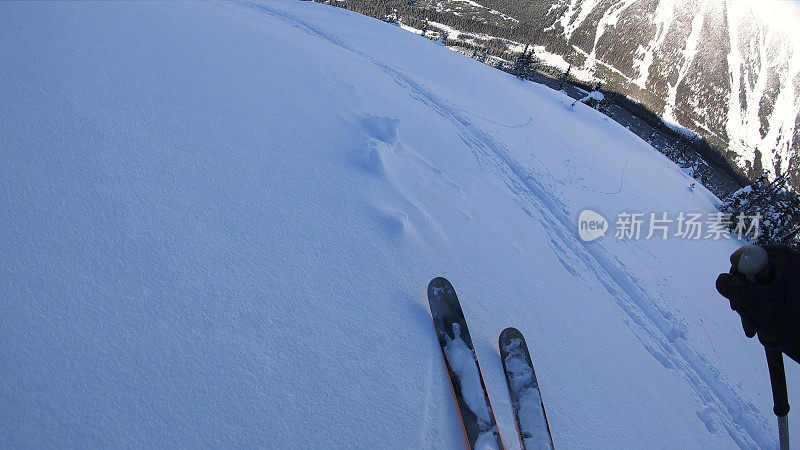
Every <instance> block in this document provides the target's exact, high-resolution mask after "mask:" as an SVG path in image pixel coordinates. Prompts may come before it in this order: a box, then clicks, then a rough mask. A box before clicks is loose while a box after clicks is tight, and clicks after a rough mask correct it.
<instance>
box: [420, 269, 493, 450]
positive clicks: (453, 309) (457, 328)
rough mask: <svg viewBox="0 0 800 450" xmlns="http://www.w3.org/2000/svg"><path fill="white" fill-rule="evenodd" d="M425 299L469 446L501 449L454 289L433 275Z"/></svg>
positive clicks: (484, 386) (475, 357)
mask: <svg viewBox="0 0 800 450" xmlns="http://www.w3.org/2000/svg"><path fill="white" fill-rule="evenodd" d="M428 302H429V303H430V308H431V316H432V317H433V325H434V328H435V329H436V336H437V337H438V339H439V345H440V346H441V348H442V355H443V356H444V361H445V364H446V366H447V371H448V373H449V375H450V382H451V383H452V385H453V393H454V395H455V397H456V401H457V403H458V409H459V413H460V414H461V421H462V423H463V425H464V432H465V434H466V437H467V440H468V441H469V445H470V448H472V449H494V448H497V449H502V448H503V443H502V440H501V439H500V433H499V431H498V429H497V422H496V421H495V418H494V412H493V411H492V405H491V403H490V402H489V395H488V393H487V391H486V385H485V384H484V382H483V376H482V375H481V369H480V365H479V364H478V358H477V356H476V355H475V348H474V346H473V345H472V338H471V337H470V334H469V329H468V328H467V322H466V320H465V318H464V313H463V311H462V310H461V305H460V304H459V302H458V297H456V291H455V289H454V288H453V286H452V285H451V284H450V282H449V281H447V280H446V279H444V278H441V277H439V278H434V279H433V280H431V282H430V283H429V284H428Z"/></svg>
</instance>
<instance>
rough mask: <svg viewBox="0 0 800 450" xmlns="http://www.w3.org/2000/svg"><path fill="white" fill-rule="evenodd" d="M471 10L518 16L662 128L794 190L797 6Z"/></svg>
mask: <svg viewBox="0 0 800 450" xmlns="http://www.w3.org/2000/svg"><path fill="white" fill-rule="evenodd" d="M444 3H446V4H448V5H449V4H457V3H460V1H456V0H453V1H450V2H444ZM470 3H474V2H470ZM479 3H481V4H482V5H486V6H484V10H485V11H484V12H481V11H482V10H480V9H477V8H473V14H475V17H481V18H482V19H481V20H488V21H493V19H492V16H491V15H490V14H489V13H488V12H486V11H492V10H494V9H496V10H499V11H501V12H504V13H507V14H508V15H509V16H510V17H512V18H520V19H521V20H522V23H524V24H525V26H526V27H530V28H531V29H532V30H535V32H534V33H533V36H532V38H531V40H532V41H533V42H535V43H537V44H540V45H543V46H544V47H545V49H546V50H547V51H548V52H549V53H552V54H555V55H558V56H561V57H563V58H565V59H566V60H567V61H568V62H569V63H572V64H573V65H575V66H577V67H576V68H579V71H580V72H581V73H584V74H585V73H588V74H590V75H594V76H595V77H596V78H598V79H600V80H602V81H604V82H606V87H609V88H611V89H614V90H617V91H619V92H622V93H624V94H626V95H628V96H630V97H632V98H634V99H636V100H638V101H640V102H642V103H644V104H645V105H647V106H648V107H649V108H651V109H652V110H653V111H655V112H656V113H658V114H660V115H662V117H664V119H666V120H667V121H668V122H672V123H675V124H679V125H682V126H684V127H686V128H688V129H691V130H692V131H695V132H696V133H698V134H700V135H701V136H703V137H705V138H706V139H708V140H709V141H710V142H711V143H712V144H713V145H715V146H716V147H718V148H719V149H720V150H721V151H723V152H725V153H726V157H727V158H728V159H729V160H730V161H731V162H733V163H734V164H735V165H736V166H738V167H740V168H742V170H743V171H744V172H745V173H746V174H748V175H749V176H757V175H760V174H761V173H762V172H763V171H768V172H770V173H772V174H775V173H776V172H781V173H784V172H790V173H791V180H792V183H793V184H794V185H795V186H796V187H797V186H800V33H798V32H797V28H798V27H799V26H800V5H797V4H796V3H793V2H790V1H770V0H765V1H751V0H549V1H535V2H509V1H507V0H483V1H481V2H479ZM441 9H443V10H449V9H451V8H449V7H447V6H444V7H442V8H441ZM493 22H497V24H498V25H499V26H503V23H502V22H501V21H499V20H494V21H493ZM512 27H513V24H512Z"/></svg>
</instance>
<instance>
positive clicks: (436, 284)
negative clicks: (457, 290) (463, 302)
mask: <svg viewBox="0 0 800 450" xmlns="http://www.w3.org/2000/svg"><path fill="white" fill-rule="evenodd" d="M441 288H450V289H452V288H453V285H452V284H450V282H449V281H447V278H445V277H436V278H434V279H432V280H431V282H430V283H428V295H429V296H430V295H431V294H432V293H433V292H434V290H438V289H441Z"/></svg>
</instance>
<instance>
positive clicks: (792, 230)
mask: <svg viewBox="0 0 800 450" xmlns="http://www.w3.org/2000/svg"><path fill="white" fill-rule="evenodd" d="M720 211H722V212H724V213H729V214H731V219H732V220H731V225H730V228H731V231H734V232H738V231H739V230H742V229H744V230H749V229H751V228H753V227H752V225H753V220H758V221H759V223H758V225H759V226H758V232H757V233H755V232H754V233H749V236H748V237H750V238H752V239H754V240H755V241H756V243H759V244H787V245H791V246H793V247H795V248H800V196H798V194H797V193H796V192H793V191H791V190H790V189H788V185H787V177H786V174H783V175H780V176H778V177H777V178H775V180H772V181H770V180H769V178H768V176H767V175H766V174H764V175H762V176H761V177H759V178H758V179H757V180H756V181H755V182H753V183H752V184H750V185H749V186H746V187H744V188H742V189H739V190H738V191H736V192H734V193H733V194H731V195H729V196H727V197H726V198H725V199H724V204H723V205H722V206H721V207H720ZM756 218H757V219H756ZM737 227H738V228H737Z"/></svg>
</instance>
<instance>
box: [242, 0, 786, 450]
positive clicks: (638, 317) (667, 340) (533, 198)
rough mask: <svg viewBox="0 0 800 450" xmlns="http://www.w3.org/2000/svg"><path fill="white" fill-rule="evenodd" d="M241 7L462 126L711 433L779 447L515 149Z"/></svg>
mask: <svg viewBox="0 0 800 450" xmlns="http://www.w3.org/2000/svg"><path fill="white" fill-rule="evenodd" d="M240 4H241V5H243V6H246V7H248V8H252V9H254V10H256V11H259V12H261V13H265V14H268V15H270V16H272V17H275V18H277V19H280V20H283V21H286V22H288V23H290V24H292V25H293V26H294V27H296V28H298V29H300V30H302V31H304V32H305V33H307V34H310V35H312V36H315V37H317V38H320V39H324V40H326V41H328V42H330V43H331V44H334V45H336V46H339V47H341V48H343V49H345V50H348V51H350V52H353V53H355V54H356V55H358V56H360V57H362V58H365V59H367V60H369V61H371V62H372V63H374V64H375V65H376V66H378V67H379V68H381V69H382V70H383V71H384V72H386V73H387V74H388V75H390V76H391V77H392V78H394V79H395V81H396V82H397V83H399V84H400V85H403V86H405V87H407V88H408V89H409V90H411V91H412V92H413V96H414V98H416V99H417V100H418V101H420V102H421V103H423V104H425V105H426V106H427V107H429V108H431V109H432V110H434V111H435V112H436V113H437V114H439V115H440V116H442V117H444V118H446V119H447V120H448V121H450V122H451V123H453V124H455V125H456V126H457V127H458V129H459V133H460V135H461V137H462V140H463V141H464V143H465V144H466V145H467V146H468V147H469V148H470V150H471V151H472V152H473V153H474V154H475V156H476V158H478V160H479V161H480V162H481V163H482V165H490V166H494V167H495V168H497V169H498V170H499V173H500V174H501V175H502V176H503V177H504V181H505V183H506V185H507V186H508V187H509V189H510V190H511V191H512V192H513V193H514V194H515V195H516V196H517V197H518V198H519V200H520V201H521V202H523V203H524V204H527V207H526V206H523V210H524V211H525V212H526V213H527V214H528V215H530V216H531V217H533V218H536V219H538V220H539V222H540V223H541V224H542V226H543V228H544V230H545V231H546V232H547V233H548V235H549V238H550V240H551V242H552V244H553V245H554V246H556V247H557V248H559V249H561V250H562V251H563V254H562V256H561V257H560V259H562V262H563V258H566V259H568V260H569V261H568V264H569V266H570V267H571V269H569V270H570V271H574V270H575V267H576V266H583V267H584V268H585V271H586V272H588V273H592V274H594V276H595V277H596V278H597V280H598V281H599V282H600V283H601V285H602V286H603V287H604V288H605V289H606V291H607V292H608V293H609V295H611V297H612V298H613V299H614V300H615V301H616V303H617V304H618V306H619V307H620V308H621V309H622V310H623V311H624V312H625V314H627V316H628V317H629V318H630V322H629V323H628V324H629V326H630V327H631V329H632V330H633V332H634V333H635V334H636V336H637V337H638V338H639V340H640V341H641V343H642V345H643V346H644V347H645V348H646V349H647V351H648V352H649V353H650V354H651V355H652V356H653V357H654V358H655V359H656V360H657V361H658V362H659V363H661V364H662V365H663V366H664V367H666V368H668V369H671V370H672V371H673V372H674V373H676V374H678V375H679V376H681V377H682V378H683V379H685V380H686V381H687V382H688V383H689V385H690V387H691V389H692V390H693V392H694V394H695V396H696V398H697V401H698V405H697V407H698V411H697V416H698V417H699V418H700V420H702V421H703V423H704V424H705V425H706V427H707V428H708V430H709V431H710V432H711V433H716V432H717V431H718V429H717V426H716V425H717V424H719V425H720V426H722V427H723V428H724V429H725V431H726V432H727V433H728V435H730V437H731V439H732V440H733V441H734V442H735V443H736V444H737V445H738V446H739V447H741V448H759V447H761V448H768V447H773V446H774V443H775V440H774V438H773V437H772V436H771V435H770V434H769V433H768V432H767V429H770V430H771V427H768V426H767V424H766V421H765V419H764V417H763V416H761V414H760V413H759V411H758V410H757V408H756V407H755V406H754V405H753V404H752V403H750V402H748V401H746V400H745V399H744V398H742V396H741V395H740V394H739V393H738V392H737V391H736V389H734V388H733V387H732V386H731V385H730V384H729V383H728V382H727V381H726V380H725V379H724V377H723V375H722V374H720V373H719V371H717V370H716V369H715V368H714V367H713V366H712V365H711V364H710V363H709V361H708V360H707V359H706V358H705V357H704V356H703V355H701V354H699V353H698V352H697V351H696V350H694V349H693V348H691V347H690V346H689V345H687V343H686V341H685V337H684V334H683V330H681V329H679V328H677V327H676V326H675V324H677V323H679V321H678V320H677V318H676V317H674V316H673V315H672V314H671V313H670V312H669V311H667V310H665V309H663V308H662V307H660V306H659V305H657V304H655V303H653V301H652V300H651V299H650V298H649V297H648V296H647V294H646V293H645V291H644V289H643V287H642V286H641V285H640V284H639V283H638V282H637V279H636V278H635V277H634V276H632V274H631V273H630V272H629V271H628V270H627V268H626V267H625V266H624V265H623V264H622V263H621V262H620V261H619V260H617V259H616V258H613V257H612V256H610V255H608V254H607V252H606V251H605V250H604V248H602V247H601V246H600V245H598V244H597V243H584V242H582V241H580V240H579V239H578V238H577V236H578V233H577V231H576V227H575V225H574V224H573V223H572V220H571V219H570V216H569V212H568V209H567V208H566V207H565V205H564V204H563V203H562V202H561V201H560V200H559V199H558V198H557V197H556V196H555V195H553V194H552V193H551V192H549V191H548V190H547V189H546V188H545V187H544V185H542V183H540V182H539V181H538V178H540V177H547V176H551V175H549V174H542V173H536V172H535V171H533V170H531V169H529V168H526V167H524V166H523V165H521V164H520V163H519V162H518V161H517V160H516V159H515V158H514V157H513V156H512V152H511V151H510V150H509V149H508V148H506V147H505V146H504V145H502V144H501V143H499V142H497V141H495V140H494V138H493V137H492V136H491V134H490V133H488V132H486V131H483V130H482V129H481V128H480V127H479V126H477V125H475V124H474V123H473V122H471V121H470V120H469V119H468V118H467V117H465V116H464V115H463V114H462V113H461V112H460V109H459V108H456V107H454V106H451V105H449V104H448V103H447V102H445V101H443V100H442V99H440V98H438V96H436V95H435V94H433V93H432V92H430V91H428V90H427V89H425V87H424V86H423V85H422V84H420V83H418V82H416V81H415V80H413V79H412V78H411V77H410V76H407V75H405V74H404V73H402V72H401V71H400V70H398V69H396V68H393V67H391V66H389V65H387V64H385V63H383V62H381V61H379V60H377V59H376V58H375V57H373V56H371V55H369V54H366V53H364V52H362V51H361V50H359V49H357V48H355V47H354V46H352V45H350V44H348V43H347V42H345V41H343V40H342V39H340V38H338V37H336V36H333V35H331V34H330V33H328V32H326V31H325V30H323V29H321V28H319V27H317V26H315V25H314V24H311V23H309V22H307V21H305V20H303V19H301V18H299V17H296V16H292V15H290V14H288V13H285V12H283V11H280V10H277V9H274V8H271V7H269V6H266V5H260V4H254V3H248V2H244V3H240ZM665 28H666V27H665ZM539 170H542V169H541V168H539ZM531 211H538V212H539V217H534V214H533V213H531Z"/></svg>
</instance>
